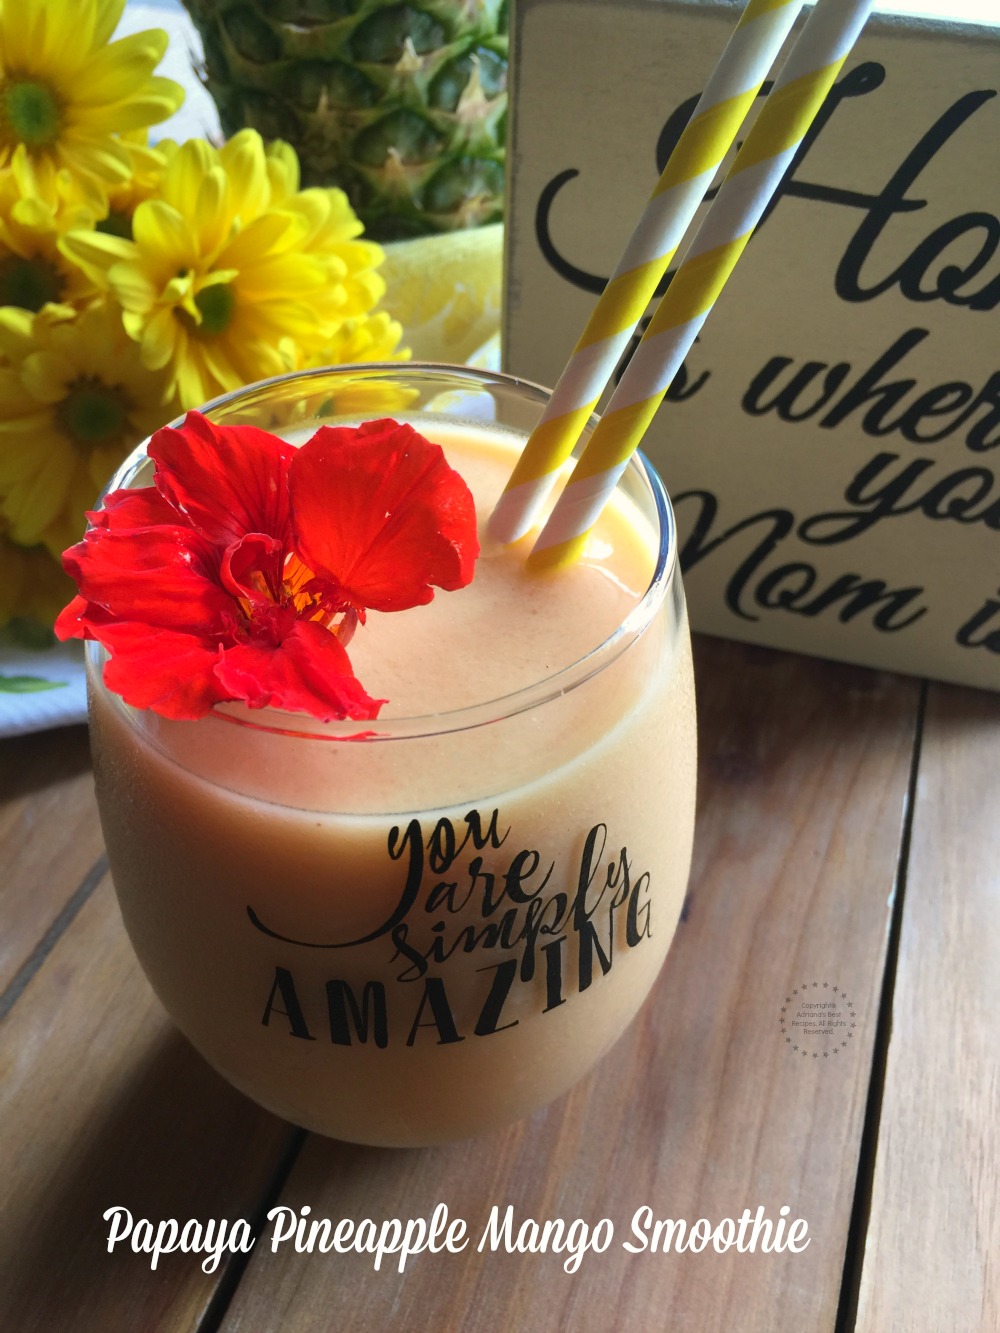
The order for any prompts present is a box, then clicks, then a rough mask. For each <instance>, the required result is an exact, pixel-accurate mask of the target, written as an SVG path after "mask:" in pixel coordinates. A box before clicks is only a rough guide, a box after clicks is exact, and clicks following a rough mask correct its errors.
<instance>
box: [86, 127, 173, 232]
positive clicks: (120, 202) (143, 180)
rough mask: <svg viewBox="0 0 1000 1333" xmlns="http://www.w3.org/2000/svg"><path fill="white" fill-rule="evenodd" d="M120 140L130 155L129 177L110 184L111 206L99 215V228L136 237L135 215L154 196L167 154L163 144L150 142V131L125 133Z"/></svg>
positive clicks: (161, 177)
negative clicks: (133, 221) (133, 231)
mask: <svg viewBox="0 0 1000 1333" xmlns="http://www.w3.org/2000/svg"><path fill="white" fill-rule="evenodd" d="M120 143H121V145H122V147H123V148H124V149H125V151H126V152H127V153H128V155H129V159H130V161H131V167H130V169H129V175H128V179H127V180H124V181H120V182H118V183H117V184H115V185H109V186H108V191H107V209H106V210H105V211H103V212H102V213H101V214H100V216H99V217H98V219H97V223H96V226H97V230H98V231H100V232H105V233H106V234H107V235H109V236H124V237H126V239H128V240H131V239H132V218H133V217H134V215H135V210H136V209H137V208H138V207H139V205H140V204H141V203H144V202H145V201H146V200H147V199H151V198H152V197H153V196H154V195H155V194H156V192H157V190H158V189H159V187H160V181H161V180H162V179H163V171H164V168H165V167H166V165H167V162H166V158H165V157H164V155H163V153H162V152H161V151H160V149H159V146H157V147H155V148H154V147H153V146H152V145H151V144H149V143H147V142H146V131H145V130H138V131H136V133H134V134H123V135H122V136H121V140H120Z"/></svg>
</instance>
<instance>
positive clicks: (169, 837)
mask: <svg viewBox="0 0 1000 1333" xmlns="http://www.w3.org/2000/svg"><path fill="white" fill-rule="evenodd" d="M325 374H326V376H327V379H328V380H330V387H329V388H328V389H326V384H325V381H324V388H325V389H326V391H327V396H328V397H329V394H330V392H332V390H333V389H334V388H336V386H337V384H338V383H339V382H340V380H339V379H338V373H337V372H325ZM378 374H381V375H382V376H383V378H384V380H385V382H386V383H387V384H389V383H391V384H393V385H396V386H399V385H403V386H405V387H406V390H407V394H406V398H407V402H406V405H405V407H404V408H402V409H400V408H398V407H397V408H396V409H395V410H394V411H393V413H392V415H393V417H394V418H395V419H396V420H398V421H406V422H409V423H410V424H411V425H412V426H413V427H414V428H415V429H416V430H417V431H418V432H419V433H420V434H421V435H422V436H423V437H425V438H426V439H427V440H429V441H431V442H433V443H435V444H440V445H441V447H442V448H443V449H444V452H445V456H446V458H447V462H448V464H449V465H450V467H451V468H452V469H454V470H455V471H456V472H457V473H458V474H460V476H461V478H463V479H464V481H465V482H466V483H467V485H468V487H469V489H470V490H471V492H472V496H473V497H474V501H475V511H476V517H477V520H478V525H479V532H480V537H481V539H482V550H481V553H480V555H479V558H478V560H477V561H476V565H475V575H474V577H473V578H472V579H471V582H469V583H467V584H466V585H465V586H462V587H458V588H456V589H454V590H451V591H442V590H438V591H437V592H436V593H435V595H434V598H433V600H432V601H431V602H429V603H427V604H425V605H416V606H412V607H411V608H409V609H405V610H400V611H379V610H368V611H367V614H366V615H365V617H364V623H363V624H359V625H358V627H357V629H356V630H355V632H354V634H353V637H352V638H351V639H350V642H349V644H348V647H347V651H348V652H349V655H350V662H351V667H352V668H353V672H354V674H355V676H356V678H357V680H358V681H360V682H362V683H363V686H364V689H365V690H366V691H367V692H368V694H369V695H370V696H372V697H373V698H374V699H376V700H380V699H384V700H387V702H386V703H385V704H383V705H382V707H381V709H380V711H379V712H378V716H377V718H374V719H373V720H368V721H358V720H356V718H355V719H354V720H352V717H350V716H349V717H347V718H346V719H345V720H342V721H332V722H322V721H319V720H317V719H316V718H315V717H311V716H308V715H306V714H299V713H293V712H287V711H280V710H277V709H274V708H270V709H263V710H262V709H258V708H248V707H246V706H245V705H243V704H238V703H225V702H223V703H220V704H217V705H216V706H215V707H214V709H213V710H212V712H211V713H210V714H209V715H208V716H205V717H199V718H198V720H190V721H189V720H176V719H175V718H170V717H163V716H160V715H159V714H158V713H157V712H155V711H152V710H151V709H148V708H142V709H137V708H134V707H129V706H127V705H126V704H125V703H123V701H122V700H121V699H120V698H119V697H117V696H116V695H115V694H112V693H111V692H110V691H109V690H108V689H106V688H105V687H104V685H103V684H102V682H101V679H100V673H101V665H102V662H103V661H104V660H105V658H106V654H105V653H104V652H103V650H101V649H97V650H92V651H91V653H90V667H91V672H92V678H91V686H92V689H91V701H92V729H93V747H94V756H95V771H96V776H97V787H98V797H99V802H100V808H101V817H102V822H103V825H104V830H105V835H106V840H107V844H108V851H109V856H110V860H111V867H112V872H113V877H114V882H115V887H116V890H117V893H118V897H119V901H120V903H121V909H122V913H123V917H124V920H125V924H126V927H127V929H128V933H129V935H130V937H131V940H132V942H133V945H134V947H135V949H136V952H137V954H138V957H139V959H140V961H141V963H142V965H143V967H144V969H145V971H146V973H147V975H148V977H149V979H150V981H151V983H152V985H153V987H154V989H155V990H156V993H157V995H158V996H159V997H160V999H161V1001H162V1002H163V1004H164V1006H165V1007H166V1009H167V1010H168V1012H169V1013H170V1014H171V1015H172V1017H173V1018H174V1020H175V1021H176V1022H177V1023H178V1025H179V1026H180V1027H181V1029H182V1030H183V1031H184V1033H185V1034H186V1035H187V1036H188V1037H189V1038H190V1040H191V1041H192V1042H193V1043H194V1045H195V1046H196V1047H197V1048H198V1050H199V1051H201V1053H202V1054H203V1055H204V1056H205V1058H206V1059H207V1060H209V1061H210V1063H211V1064H213V1065H214V1066H215V1067H216V1068H217V1069H218V1070H219V1071H220V1072H221V1073H222V1074H224V1075H225V1077H226V1078H228V1079H229V1080H230V1081H231V1082H232V1083H233V1084H235V1085H236V1086H237V1087H238V1088H240V1089H242V1090H243V1091H245V1092H246V1093H247V1094H249V1095H250V1096H251V1097H253V1098H255V1099H256V1100H257V1101H258V1102H260V1103H261V1104H263V1105H264V1106H266V1107H268V1108H269V1109H271V1110H273V1111H275V1112H276V1113H278V1114H280V1115H282V1116H284V1117H286V1118H288V1119H289V1120H292V1121H294V1122H295V1123H297V1124H301V1125H304V1126H306V1127H307V1128H310V1129H314V1130H317V1131H319V1132H321V1133H325V1134H329V1135H333V1136H336V1137H339V1138H344V1139H348V1140H354V1141H359V1142H366V1143H374V1144H396V1145H405V1144H423V1143H432V1142H438V1141H442V1140H446V1139H450V1138H456V1137H460V1136H465V1135H470V1134H475V1133H479V1132H482V1131H485V1130H488V1129H491V1128H493V1127H495V1126H499V1125H501V1124H504V1123H505V1122H508V1121H510V1120H513V1119H515V1118H517V1117H519V1116H521V1115H524V1114H526V1113H527V1112H530V1111H532V1110H534V1109H535V1108H537V1107H539V1106H541V1105H543V1104H545V1103H546V1102H548V1101H550V1100H551V1099H552V1098H554V1097H556V1096H558V1095H559V1094H560V1093H562V1092H564V1091H565V1090H566V1089H568V1088H569V1087H570V1086H572V1084H573V1083H574V1082H575V1081H576V1080H577V1079H578V1078H579V1077H580V1076H581V1075H582V1074H583V1073H584V1072H585V1071H586V1070H587V1069H588V1068H589V1067H590V1066H591V1065H593V1064H594V1063H595V1061H596V1060H597V1059H598V1058H599V1056H600V1055H601V1054H602V1053H603V1052H604V1051H605V1050H606V1049H607V1048H608V1047H609V1046H610V1045H611V1044H612V1042H613V1041H614V1040H615V1039H616V1038H617V1037H618V1036H619V1035H620V1034H621V1033H622V1031H623V1030H624V1028H625V1027H626V1026H627V1024H628V1023H629V1022H630V1020H631V1019H632V1018H633V1016H634V1015H635V1013H636V1011H637V1009H638V1008H639V1006H640V1005H641V1003H642V1001H643V1000H644V998H645V997H646V995H647V993H648V991H649V989H650V987H651V985H652V983H653V981H654V979H655V977H656V975H657V973H658V971H659V969H660V966H661V964H662V962H663V959H664V956H665V954H666V951H667V948H668V946H669V944H670V942H671V939H672V936H673V932H674V929H675V926H676V923H677V919H678V916H679V913H680V908H681V904H682V901H683V897H684V892H685V886H686V881H687V875H688V867H689V860H690V851H691V838H692V825H693V812H694V790H695V771H694V764H695V716H694V691H693V684H692V676H691V660H690V646H689V637H688V628H687V621H686V617H685V612H684V603H683V593H682V589H681V583H680V576H679V572H678V571H677V570H676V568H675V565H674V552H673V549H672V532H673V529H672V520H671V518H670V515H669V508H668V506H667V503H666V500H665V496H663V493H662V488H661V487H660V486H659V483H658V482H657V481H656V480H655V479H653V480H652V481H650V479H649V478H648V477H647V475H646V473H645V471H644V469H643V468H642V465H641V464H640V463H638V462H633V463H632V464H631V465H630V468H629V471H628V473H627V474H626V478H625V480H624V482H623V485H622V487H620V488H619V491H618V493H617V494H616V495H615V497H614V500H613V502H612V503H611V504H610V505H609V506H608V507H607V508H606V510H605V512H604V515H603V516H602V518H601V521H600V523H599V524H598V526H597V528H596V529H595V531H594V533H593V535H592V537H591V539H590V541H589V544H588V547H587V550H586V551H585V553H584V557H583V558H582V559H581V560H579V561H577V562H576V563H575V564H573V565H572V566H570V567H569V568H567V569H564V570H561V571H558V572H554V573H551V574H545V575H538V574H533V573H529V572H527V571H526V569H525V558H526V555H527V549H528V548H529V547H530V542H522V543H519V544H517V545H516V546H514V547H503V548H501V547H497V546H495V545H492V546H491V545H490V543H489V542H488V541H487V540H486V539H485V538H484V537H483V533H484V531H485V523H486V519H487V518H488V516H489V514H490V512H491V510H492V507H493V505H494V503H495V501H496V499H497V497H498V495H499V494H500V491H501V490H502V488H503V486H504V483H505V481H506V480H507V478H508V477H509V475H510V472H511V469H512V467H513V463H514V460H515V458H516V456H517V452H518V450H519V449H520V447H521V445H522V443H523V439H524V436H525V434H526V432H527V430H528V429H529V428H530V425H531V423H532V418H533V416H534V417H537V414H538V412H539V411H540V408H541V405H542V403H543V401H544V394H543V393H542V391H540V390H535V389H533V388H531V387H530V386H525V385H522V384H519V383H517V382H516V381H513V380H508V379H506V378H505V377H501V376H490V375H486V374H480V373H479V372H472V371H465V372H460V371H452V370H447V371H445V370H439V371H432V370H430V369H427V370H423V369H420V368H412V369H411V368H404V369H400V368H398V367H393V368H391V371H390V369H389V368H384V369H383V370H382V371H380V372H370V373H369V377H368V379H367V381H366V383H367V384H368V386H369V388H370V387H371V384H372V383H373V382H377V376H378ZM372 377H374V380H373V379H372ZM279 383H280V382H279ZM316 389H317V386H316V384H315V383H314V382H310V383H308V384H306V386H305V388H303V386H302V385H300V386H299V387H298V393H299V395H300V397H301V396H302V395H303V393H305V392H306V390H308V395H309V396H310V400H316V401H319V399H318V398H317V393H316ZM285 392H286V397H287V391H285ZM257 393H258V399H257V400H256V401H255V402H254V403H251V404H250V406H251V407H253V408H254V410H255V411H257V412H258V413H259V417H258V419H259V420H260V421H261V423H262V424H264V425H270V420H271V418H268V416H267V414H266V411H265V408H266V407H267V406H268V401H269V400H268V399H267V397H266V396H265V398H264V399H263V400H261V399H260V391H259V390H258V391H257ZM238 399H239V395H237V400H238ZM232 401H235V400H229V402H230V403H231V402H232ZM240 410H241V411H242V412H243V413H244V414H243V415H242V416H240V418H239V419H240V420H242V421H245V420H247V419H248V417H247V416H246V411H247V407H246V405H245V404H243V405H242V406H241V407H240ZM227 411H228V412H229V413H230V414H232V408H231V406H227V405H226V404H224V405H223V407H222V408H221V409H219V410H218V411H217V413H216V414H215V420H216V421H223V420H224V419H225V417H226V413H227ZM212 415H213V414H212V413H211V412H209V416H212ZM278 415H280V414H278ZM273 416H274V413H272V418H273ZM315 424H318V423H311V422H309V421H306V422H305V423H304V424H303V423H302V422H297V423H296V426H295V438H296V439H299V438H305V437H306V436H307V435H308V434H309V432H310V430H311V429H312V427H313V425H315ZM146 466H147V470H148V465H146ZM244 549H246V544H245V543H244V546H241V547H240V550H241V551H243V550H244ZM227 559H228V560H229V561H230V563H229V564H228V565H226V569H227V570H229V569H232V570H237V566H238V561H239V557H237V556H233V557H231V558H230V557H227ZM241 586H242V585H241ZM247 586H250V585H249V584H248V585H247ZM310 586H311V585H310Z"/></svg>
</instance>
